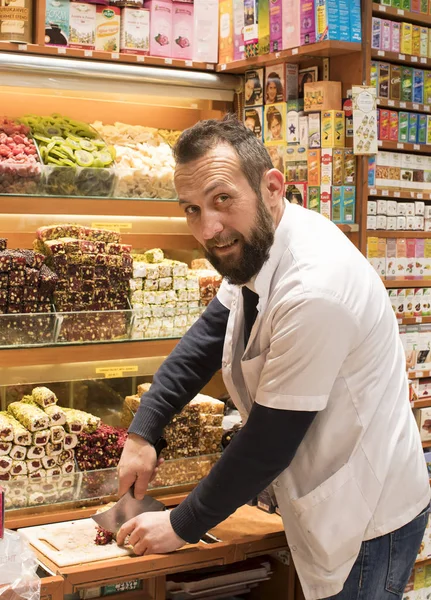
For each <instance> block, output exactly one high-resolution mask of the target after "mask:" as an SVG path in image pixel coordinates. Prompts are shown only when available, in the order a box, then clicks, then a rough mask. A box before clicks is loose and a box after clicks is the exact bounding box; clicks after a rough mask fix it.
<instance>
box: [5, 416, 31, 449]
mask: <svg viewBox="0 0 431 600" xmlns="http://www.w3.org/2000/svg"><path fill="white" fill-rule="evenodd" d="M8 419H9V423H10V424H11V426H12V432H13V442H14V444H17V445H18V446H31V433H30V431H27V429H26V428H25V427H24V426H23V425H21V423H20V422H19V421H17V419H15V418H14V417H12V415H8Z"/></svg>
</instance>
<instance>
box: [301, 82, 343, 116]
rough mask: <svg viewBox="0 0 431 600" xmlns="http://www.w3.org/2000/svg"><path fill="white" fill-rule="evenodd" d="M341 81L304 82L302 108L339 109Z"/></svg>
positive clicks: (309, 109)
mask: <svg viewBox="0 0 431 600" xmlns="http://www.w3.org/2000/svg"><path fill="white" fill-rule="evenodd" d="M340 108H341V83H340V82H339V81H314V82H312V83H305V84H304V110H305V111H306V112H307V111H314V110H340Z"/></svg>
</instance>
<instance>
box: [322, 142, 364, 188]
mask: <svg viewBox="0 0 431 600" xmlns="http://www.w3.org/2000/svg"><path fill="white" fill-rule="evenodd" d="M324 152H331V153H332V178H331V182H332V185H337V186H338V185H344V183H345V181H344V152H345V150H344V149H342V148H333V149H329V148H326V149H325V150H324ZM352 155H353V153H352ZM353 160H354V161H355V157H354V156H353ZM355 164H356V161H355ZM347 168H348V169H349V168H350V164H348V165H347ZM347 183H354V181H349V182H347Z"/></svg>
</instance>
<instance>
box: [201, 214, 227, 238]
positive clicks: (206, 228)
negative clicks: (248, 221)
mask: <svg viewBox="0 0 431 600" xmlns="http://www.w3.org/2000/svg"><path fill="white" fill-rule="evenodd" d="M201 224H202V238H203V240H204V241H208V240H212V238H213V237H215V236H216V235H218V234H219V233H221V232H222V231H223V224H222V223H221V222H220V215H219V214H218V213H217V212H210V213H207V214H205V215H203V218H202V220H201Z"/></svg>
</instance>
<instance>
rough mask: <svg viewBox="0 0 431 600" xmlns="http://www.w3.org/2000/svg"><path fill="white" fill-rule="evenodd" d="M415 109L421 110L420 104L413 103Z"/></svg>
mask: <svg viewBox="0 0 431 600" xmlns="http://www.w3.org/2000/svg"><path fill="white" fill-rule="evenodd" d="M413 110H419V104H416V102H414V103H413Z"/></svg>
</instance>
